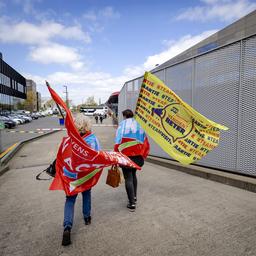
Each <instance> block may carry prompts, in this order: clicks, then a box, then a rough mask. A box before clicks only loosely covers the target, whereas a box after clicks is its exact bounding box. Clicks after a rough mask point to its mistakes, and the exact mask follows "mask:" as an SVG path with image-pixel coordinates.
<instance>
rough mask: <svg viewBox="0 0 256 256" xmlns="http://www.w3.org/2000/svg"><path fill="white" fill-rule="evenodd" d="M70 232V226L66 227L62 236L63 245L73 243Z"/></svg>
mask: <svg viewBox="0 0 256 256" xmlns="http://www.w3.org/2000/svg"><path fill="white" fill-rule="evenodd" d="M70 233H71V229H70V227H67V228H65V229H64V232H63V238H62V245H63V246H67V245H70V244H71V240H70Z"/></svg>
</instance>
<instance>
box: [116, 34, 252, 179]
mask: <svg viewBox="0 0 256 256" xmlns="http://www.w3.org/2000/svg"><path fill="white" fill-rule="evenodd" d="M154 74H155V75H156V76H158V77H159V78H160V79H161V80H163V81H165V83H166V85H167V86H168V87H170V88H171V89H172V90H173V91H174V92H175V93H177V94H178V95H179V96H180V97H181V98H182V99H183V100H184V101H186V102H187V103H188V104H190V105H191V106H193V107H194V108H195V109H196V110H198V111H199V112H200V113H202V114H203V115H205V116H206V117H208V118H210V119H212V120H214V121H216V122H218V123H220V124H223V125H225V126H228V127H229V130H228V131H225V132H222V133H221V140H220V144H219V146H218V147H217V148H216V149H214V150H213V151H212V152H210V153H209V154H208V155H207V156H206V157H205V158H203V159H202V160H200V161H199V162H197V164H200V165H203V166H208V167H214V168H219V169H224V170H227V171H235V172H238V173H244V174H249V175H253V176H256V149H255V148H256V136H255V134H256V36H254V37H250V38H248V39H245V40H242V41H239V42H237V43H233V44H231V45H227V46H224V47H222V48H220V49H217V50H214V51H211V52H208V53H206V54H203V55H200V56H197V57H194V58H192V59H189V60H187V61H184V62H182V63H178V64H176V65H173V66H171V67H167V68H165V69H163V70H161V71H158V72H156V73H154ZM141 82H142V79H141V78H139V79H135V80H134V81H130V82H127V83H126V84H125V85H124V86H123V88H122V90H121V92H120V95H119V105H118V107H119V118H120V120H121V118H122V115H121V112H122V111H123V110H124V109H126V108H130V109H132V110H134V109H135V106H136V101H137V98H138V93H139V89H140V88H139V87H140V85H141ZM150 143H151V152H150V153H151V155H154V156H159V157H165V158H170V157H169V156H168V155H167V154H166V153H165V152H164V151H163V150H162V149H161V148H160V147H159V146H158V145H157V144H155V143H154V142H153V141H152V140H150Z"/></svg>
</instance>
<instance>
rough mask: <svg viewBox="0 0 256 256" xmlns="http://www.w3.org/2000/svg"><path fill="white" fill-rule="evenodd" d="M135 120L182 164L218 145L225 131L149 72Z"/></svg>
mask: <svg viewBox="0 0 256 256" xmlns="http://www.w3.org/2000/svg"><path fill="white" fill-rule="evenodd" d="M135 119H136V120H137V122H138V123H139V124H140V125H141V127H142V128H143V129H144V130H145V132H146V133H147V134H148V135H149V136H150V137H151V138H152V139H153V140H154V141H155V142H156V143H157V144H158V145H159V146H160V147H161V148H162V149H163V150H164V151H165V152H166V153H168V154H169V155H170V156H171V157H172V158H174V159H175V160H177V161H179V162H180V163H182V164H191V163H193V162H195V161H198V160H200V159H201V158H202V157H204V156H205V155H206V154H207V153H208V152H209V151H210V150H212V149H214V148H215V147H217V146H218V144H219V139H220V130H228V128H227V127H225V126H223V125H220V124H217V123H215V122H213V121H211V120H209V119H207V118H206V117H204V116H203V115H202V114H200V113H198V112H197V111H196V110H195V109H193V108H192V107H191V106H189V105H188V104H187V103H186V102H184V101H183V100H182V99H181V98H180V97H179V96H177V95H176V94H175V93H174V92H173V91H172V90H171V89H170V88H168V87H167V86H166V85H165V84H164V83H163V82H162V81H161V80H160V79H158V78H157V77H156V76H154V75H152V74H151V73H149V72H146V73H145V75H144V79H143V82H142V85H141V90H140V94H139V97H138V101H137V105H136V110H135Z"/></svg>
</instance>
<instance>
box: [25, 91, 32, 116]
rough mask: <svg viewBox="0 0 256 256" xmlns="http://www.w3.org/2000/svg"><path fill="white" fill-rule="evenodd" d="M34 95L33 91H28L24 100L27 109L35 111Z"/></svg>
mask: <svg viewBox="0 0 256 256" xmlns="http://www.w3.org/2000/svg"><path fill="white" fill-rule="evenodd" d="M33 104H34V96H33V92H32V91H28V92H27V99H26V100H25V101H24V102H23V104H22V105H23V106H24V109H25V110H29V111H31V112H33Z"/></svg>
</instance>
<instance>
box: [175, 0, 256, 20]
mask: <svg viewBox="0 0 256 256" xmlns="http://www.w3.org/2000/svg"><path fill="white" fill-rule="evenodd" d="M202 2H203V3H204V4H203V5H200V6H195V7H190V8H188V9H187V10H185V11H184V12H182V13H181V14H180V15H178V16H177V17H176V19H177V20H190V21H208V20H211V19H219V20H221V21H225V22H229V21H233V20H236V19H239V18H241V17H243V16H245V15H246V14H248V13H250V12H252V11H254V10H255V9H256V3H253V2H250V1H248V0H235V1H234V0H202Z"/></svg>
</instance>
